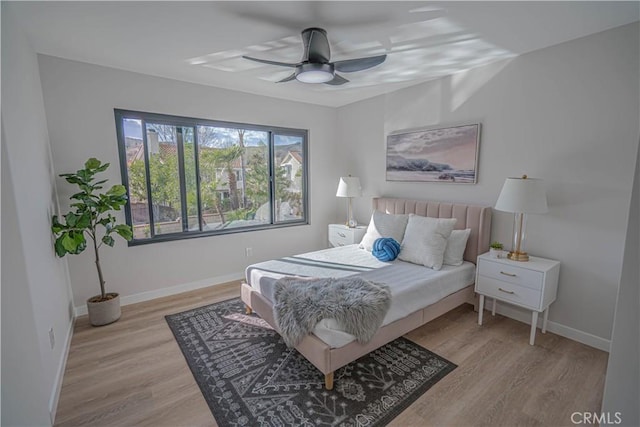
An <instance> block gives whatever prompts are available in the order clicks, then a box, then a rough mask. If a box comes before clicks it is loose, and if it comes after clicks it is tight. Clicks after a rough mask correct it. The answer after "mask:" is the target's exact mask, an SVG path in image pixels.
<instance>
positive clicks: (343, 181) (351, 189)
mask: <svg viewBox="0 0 640 427" xmlns="http://www.w3.org/2000/svg"><path fill="white" fill-rule="evenodd" d="M361 195H362V187H361V186H360V178H358V177H357V176H341V177H340V182H339V183H338V191H337V192H336V197H360V196H361Z"/></svg>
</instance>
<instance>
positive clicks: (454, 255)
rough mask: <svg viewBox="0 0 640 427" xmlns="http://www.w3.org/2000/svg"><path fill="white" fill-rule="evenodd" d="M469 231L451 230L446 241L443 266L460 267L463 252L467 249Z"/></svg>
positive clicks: (468, 229)
mask: <svg viewBox="0 0 640 427" xmlns="http://www.w3.org/2000/svg"><path fill="white" fill-rule="evenodd" d="M470 234H471V229H470V228H467V229H464V230H453V231H452V232H451V235H450V236H449V239H447V249H445V251H444V260H443V261H442V263H443V264H446V265H462V261H463V256H464V250H465V249H467V240H468V239H469V235H470Z"/></svg>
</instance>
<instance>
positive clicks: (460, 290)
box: [241, 198, 491, 390]
mask: <svg viewBox="0 0 640 427" xmlns="http://www.w3.org/2000/svg"><path fill="white" fill-rule="evenodd" d="M373 209H374V210H377V211H380V212H383V213H388V214H415V215H421V216H428V217H434V218H456V219H457V222H456V225H455V229H459V230H461V229H465V228H469V229H471V233H470V235H469V239H468V241H467V246H466V249H465V252H464V256H463V258H464V261H465V262H464V263H463V265H461V266H459V267H450V266H445V267H443V269H442V270H440V271H434V270H431V269H427V268H426V267H423V266H418V265H415V264H410V263H406V262H403V261H394V262H392V263H384V262H381V261H378V260H377V259H376V258H375V257H373V256H372V255H371V254H370V253H369V252H367V251H365V250H363V249H359V248H358V247H357V245H349V246H343V247H338V248H332V249H326V250H322V251H316V252H310V253H306V254H300V255H295V256H292V257H286V258H282V259H279V260H272V261H267V262H263V263H258V264H254V265H251V266H249V267H248V268H247V270H246V282H244V283H243V284H242V285H241V298H242V301H243V302H244V303H245V305H246V306H247V312H251V311H255V312H256V313H257V314H258V315H259V316H260V317H262V318H263V319H264V320H265V321H266V322H267V323H269V324H270V325H271V326H272V327H274V328H275V329H276V330H277V329H278V328H277V326H276V322H275V319H274V314H273V303H272V299H273V297H272V285H273V283H274V282H275V280H277V279H278V278H280V277H283V276H286V275H295V276H308V277H347V276H352V275H358V276H360V277H362V278H366V279H369V280H372V281H382V282H386V283H388V284H389V285H390V287H391V289H392V306H391V308H390V309H389V311H388V313H387V315H386V317H385V319H384V322H383V325H382V327H380V329H378V331H377V333H376V334H375V335H374V337H373V339H371V340H370V341H369V342H367V343H366V344H361V343H359V342H357V341H355V340H354V337H353V336H350V335H349V334H347V333H345V332H342V331H339V330H337V328H336V325H335V324H333V323H332V321H331V320H330V319H327V320H323V321H321V322H320V323H319V324H318V325H317V326H316V328H315V329H314V331H313V333H312V334H309V335H307V336H305V338H304V339H303V340H302V341H301V342H300V343H299V344H298V345H297V346H296V349H297V350H298V351H299V352H300V353H301V354H302V355H303V356H305V358H307V360H309V362H311V363H312V364H313V365H314V366H316V368H318V369H319V370H320V371H321V372H322V373H323V374H324V376H325V387H326V388H327V389H329V390H330V389H332V388H333V373H334V372H335V371H336V370H337V369H339V368H341V367H343V366H345V365H347V364H349V363H350V362H352V361H354V360H356V359H358V358H359V357H361V356H363V355H365V354H367V353H369V352H371V351H373V350H375V349H376V348H378V347H381V346H383V345H385V344H386V343H388V342H390V341H392V340H394V339H396V338H398V337H400V336H402V335H404V334H406V333H407V332H409V331H412V330H413V329H415V328H417V327H419V326H421V325H423V324H425V323H427V322H429V321H431V320H433V319H435V318H437V317H439V316H441V315H442V314H444V313H446V312H448V311H450V310H452V309H454V308H456V307H458V306H459V305H461V304H465V303H469V304H475V294H474V291H473V281H474V276H475V262H476V259H477V256H478V255H479V254H482V253H484V252H486V251H488V250H489V239H490V228H491V208H489V207H484V206H474V205H465V204H452V203H442V202H431V201H421V200H413V199H396V198H375V199H374V200H373ZM420 280H428V281H429V283H430V288H431V289H435V291H433V292H429V293H424V288H425V286H417V287H416V286H412V284H414V285H415V283H416V281H420Z"/></svg>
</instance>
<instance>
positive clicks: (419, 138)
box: [387, 123, 480, 184]
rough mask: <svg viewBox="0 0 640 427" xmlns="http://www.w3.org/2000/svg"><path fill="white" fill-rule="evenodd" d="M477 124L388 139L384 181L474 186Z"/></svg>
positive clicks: (405, 133)
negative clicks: (385, 177)
mask: <svg viewBox="0 0 640 427" xmlns="http://www.w3.org/2000/svg"><path fill="white" fill-rule="evenodd" d="M479 143H480V123H475V124H469V125H460V126H450V127H445V126H438V127H430V128H426V129H420V130H416V131H409V132H397V133H393V134H391V135H389V136H387V181H424V182H447V183H462V184H475V183H476V179H477V173H478V170H477V167H478V145H479Z"/></svg>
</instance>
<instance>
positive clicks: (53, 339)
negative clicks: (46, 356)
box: [49, 328, 56, 350]
mask: <svg viewBox="0 0 640 427" xmlns="http://www.w3.org/2000/svg"><path fill="white" fill-rule="evenodd" d="M49 343H50V344H51V350H53V347H55V345H56V335H55V334H54V333H53V328H49Z"/></svg>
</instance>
